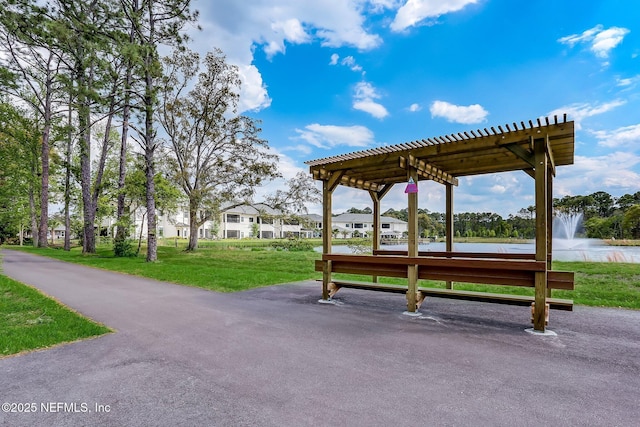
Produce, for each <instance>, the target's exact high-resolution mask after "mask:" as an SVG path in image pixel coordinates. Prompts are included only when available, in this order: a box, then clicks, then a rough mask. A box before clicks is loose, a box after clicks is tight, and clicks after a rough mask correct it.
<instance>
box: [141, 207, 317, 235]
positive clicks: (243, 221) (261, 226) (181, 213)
mask: <svg viewBox="0 0 640 427" xmlns="http://www.w3.org/2000/svg"><path fill="white" fill-rule="evenodd" d="M157 224H158V237H167V238H172V237H181V238H187V237H189V232H190V225H189V211H188V209H187V207H181V208H178V210H176V211H175V212H171V213H166V212H164V213H163V212H158V222H157ZM141 227H142V232H143V236H146V227H147V223H146V216H144V215H143V214H141V213H136V215H135V228H136V235H138V233H140V229H141ZM301 229H302V227H301V225H300V224H299V222H298V221H296V220H287V219H283V218H282V214H281V212H279V211H276V210H274V209H273V208H271V207H269V206H267V205H264V204H257V205H253V206H250V205H240V206H234V207H229V208H227V209H224V210H223V211H222V212H221V214H220V216H219V218H216V219H214V220H211V221H206V222H205V223H204V224H203V225H201V226H200V227H199V229H198V238H203V239H242V238H246V237H254V238H255V237H259V238H262V239H274V238H275V239H277V238H285V237H299V236H300V235H301V234H303V235H306V234H305V233H301Z"/></svg>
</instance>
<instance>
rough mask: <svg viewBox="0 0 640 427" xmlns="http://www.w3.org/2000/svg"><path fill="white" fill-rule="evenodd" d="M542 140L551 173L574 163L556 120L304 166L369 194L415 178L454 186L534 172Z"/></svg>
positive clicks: (567, 125) (568, 127)
mask: <svg viewBox="0 0 640 427" xmlns="http://www.w3.org/2000/svg"><path fill="white" fill-rule="evenodd" d="M536 140H543V141H544V142H545V146H546V152H547V155H548V157H549V163H550V165H551V170H552V171H553V172H554V173H555V167H556V166H562V165H570V164H573V161H574V144H575V142H574V122H573V121H567V117H566V114H565V115H564V117H563V118H562V119H561V120H558V117H557V116H554V117H553V118H552V119H549V118H548V117H547V118H544V119H537V120H536V121H535V123H534V121H532V120H529V121H528V125H527V124H526V123H525V122H524V121H522V122H520V124H517V123H515V122H514V123H513V124H512V125H509V124H506V125H505V127H504V128H503V127H502V126H498V129H495V128H494V127H491V128H490V130H489V129H487V128H484V130H481V129H478V130H477V131H473V130H471V131H467V132H459V133H457V134H451V135H444V136H439V137H434V138H427V139H422V140H416V141H413V142H408V143H404V144H398V145H391V146H386V147H378V148H373V149H369V150H364V151H356V152H353V153H348V154H344V155H339V156H332V157H326V158H322V159H317V160H310V161H307V162H305V163H306V164H307V165H309V169H310V172H311V174H312V175H313V177H314V179H318V180H323V181H334V182H337V183H339V184H341V185H345V186H349V187H354V188H360V189H364V190H371V191H382V190H383V189H385V188H388V186H389V185H393V184H397V183H402V182H406V181H407V171H408V169H409V168H412V169H416V170H417V172H418V179H419V180H433V181H436V182H439V183H442V184H445V183H446V184H452V185H457V184H458V179H457V177H460V176H467V175H479V174H486V173H496V172H508V171H515V170H523V171H525V172H527V173H529V174H532V173H533V170H534V168H535V162H534V154H533V142H534V141H536Z"/></svg>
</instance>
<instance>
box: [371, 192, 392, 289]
mask: <svg viewBox="0 0 640 427" xmlns="http://www.w3.org/2000/svg"><path fill="white" fill-rule="evenodd" d="M391 187H393V184H387V185H386V186H384V187H383V188H382V190H379V191H373V190H369V196H371V201H372V202H373V242H372V245H371V246H372V248H371V249H372V251H376V250H378V249H380V234H381V229H382V227H381V225H380V215H381V213H380V202H381V201H382V198H383V197H384V196H386V194H387V193H388V192H389V190H391ZM372 280H373V283H378V276H372Z"/></svg>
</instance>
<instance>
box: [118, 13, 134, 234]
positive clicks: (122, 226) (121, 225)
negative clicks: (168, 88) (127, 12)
mask: <svg viewBox="0 0 640 427" xmlns="http://www.w3.org/2000/svg"><path fill="white" fill-rule="evenodd" d="M132 6H133V10H135V11H137V10H138V2H137V1H134V2H133V5H132ZM135 36H136V31H135V28H131V31H130V32H129V43H131V44H133V43H134V41H135ZM132 81H133V64H132V61H131V60H130V59H128V60H127V71H126V76H125V80H124V106H123V108H122V136H121V138H120V169H119V171H118V207H117V210H116V238H115V240H116V241H117V242H122V241H124V240H125V239H126V238H127V237H128V235H129V218H127V219H126V221H125V218H124V202H125V194H124V184H125V180H126V176H127V138H128V137H129V116H130V114H131V113H130V111H131V83H132Z"/></svg>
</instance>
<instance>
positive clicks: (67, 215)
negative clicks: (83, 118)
mask: <svg viewBox="0 0 640 427" xmlns="http://www.w3.org/2000/svg"><path fill="white" fill-rule="evenodd" d="M69 106H71V100H70V101H69ZM72 120H73V119H72V110H71V107H69V116H68V118H67V126H68V127H69V132H68V134H67V152H66V153H65V174H64V250H65V251H70V250H71V211H70V207H71V145H72V140H73V133H72V132H73V131H72V128H71V124H72Z"/></svg>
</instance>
